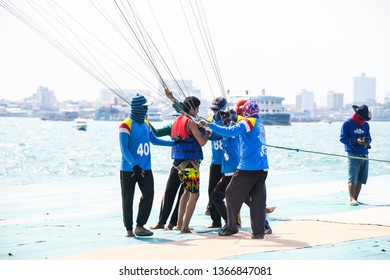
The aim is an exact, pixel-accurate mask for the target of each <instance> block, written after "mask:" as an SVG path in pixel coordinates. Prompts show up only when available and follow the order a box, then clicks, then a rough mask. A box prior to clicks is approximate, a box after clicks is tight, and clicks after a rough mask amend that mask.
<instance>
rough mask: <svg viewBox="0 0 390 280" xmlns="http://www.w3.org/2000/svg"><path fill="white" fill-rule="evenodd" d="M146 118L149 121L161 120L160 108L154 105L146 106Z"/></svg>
mask: <svg viewBox="0 0 390 280" xmlns="http://www.w3.org/2000/svg"><path fill="white" fill-rule="evenodd" d="M148 120H149V121H151V122H162V121H163V120H164V119H163V116H162V113H161V111H160V109H158V108H155V107H149V108H148Z"/></svg>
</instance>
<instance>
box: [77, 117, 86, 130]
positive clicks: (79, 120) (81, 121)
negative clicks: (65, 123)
mask: <svg viewBox="0 0 390 280" xmlns="http://www.w3.org/2000/svg"><path fill="white" fill-rule="evenodd" d="M87 126H88V124H87V120H86V119H83V118H76V119H74V123H73V127H74V128H75V129H77V130H82V131H86V130H87Z"/></svg>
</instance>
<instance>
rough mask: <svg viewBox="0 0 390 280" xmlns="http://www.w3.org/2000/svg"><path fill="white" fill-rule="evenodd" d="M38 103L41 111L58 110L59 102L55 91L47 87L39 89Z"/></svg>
mask: <svg viewBox="0 0 390 280" xmlns="http://www.w3.org/2000/svg"><path fill="white" fill-rule="evenodd" d="M35 96H36V98H37V103H38V104H39V109H41V110H47V111H51V110H57V109H58V102H57V98H56V96H55V95H54V91H53V90H51V89H49V88H47V87H42V86H40V87H38V88H37V93H36V95H35Z"/></svg>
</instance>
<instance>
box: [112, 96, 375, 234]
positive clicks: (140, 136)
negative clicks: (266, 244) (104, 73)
mask: <svg viewBox="0 0 390 280" xmlns="http://www.w3.org/2000/svg"><path fill="white" fill-rule="evenodd" d="M166 96H167V97H168V98H169V99H170V100H171V101H172V103H173V104H174V108H175V109H176V110H177V111H178V112H180V113H181V114H180V115H179V116H178V117H177V118H176V119H175V121H174V122H173V123H172V124H170V125H168V126H166V127H163V128H161V129H159V130H156V129H155V128H154V127H153V126H152V125H151V124H150V123H149V122H148V120H147V118H146V115H147V110H148V105H149V104H150V103H149V102H148V101H147V100H146V99H145V97H144V96H142V95H140V94H136V95H135V96H134V97H133V99H132V101H131V114H130V116H129V117H128V118H126V119H125V120H124V121H123V122H122V123H121V125H120V127H119V140H120V147H121V153H122V163H121V170H120V182H121V189H122V210H123V222H124V226H125V228H126V231H127V236H128V237H134V236H151V235H153V231H151V230H156V229H165V230H172V229H174V228H175V227H176V228H177V229H178V230H180V232H181V233H192V229H191V228H190V221H191V218H192V215H193V213H194V211H195V208H196V204H197V200H198V198H199V183H200V172H199V167H200V163H201V161H202V160H203V151H202V147H203V146H204V145H205V144H206V143H207V142H208V141H210V142H211V147H212V158H211V166H210V173H209V186H208V194H209V205H208V208H209V211H210V217H211V220H212V223H211V225H210V226H209V227H210V228H219V229H220V230H219V232H218V235H219V236H230V235H233V234H236V233H237V232H238V231H239V228H240V226H241V217H240V210H241V207H242V205H243V204H244V203H245V204H247V205H248V206H249V212H250V224H251V228H252V238H253V239H263V238H264V235H265V234H270V233H272V229H271V227H270V225H269V223H268V221H267V219H266V213H267V212H268V213H270V212H272V211H273V210H274V209H275V208H274V207H272V208H267V207H266V196H267V195H266V179H267V175H268V168H269V166H268V156H267V146H266V137H265V129H264V126H263V124H262V121H261V118H260V116H259V111H260V109H259V105H258V104H257V102H256V101H254V100H248V101H246V100H241V101H240V102H239V103H238V104H237V105H236V108H235V109H229V108H228V106H227V100H226V99H225V98H224V97H218V98H216V99H214V100H213V103H212V106H211V110H212V111H213V116H212V117H210V118H209V119H208V120H205V119H202V118H198V117H197V115H198V112H199V106H200V104H201V102H200V100H199V99H198V98H196V97H194V96H190V97H187V98H185V100H184V101H183V102H178V101H177V100H176V99H175V98H174V97H173V95H172V93H171V92H170V91H169V90H166ZM364 106H365V105H364ZM364 106H361V107H357V106H354V110H355V114H354V116H353V117H352V118H351V119H350V120H348V121H346V122H345V123H344V125H343V127H342V130H341V136H340V141H341V142H342V143H344V145H345V147H346V148H345V149H346V151H347V152H348V154H349V155H351V158H349V166H350V167H349V182H348V185H349V193H350V201H351V205H358V204H359V202H358V200H357V198H358V195H359V193H360V190H361V185H362V184H365V183H366V180H367V174H368V160H364V161H363V162H364V164H363V165H362V162H361V161H359V158H363V157H364V159H365V158H366V155H367V154H368V152H367V149H369V148H370V147H369V143H370V142H371V136H370V134H369V126H368V123H367V121H368V120H369V119H370V118H371V116H370V113H369V111H368V108H367V106H365V107H364ZM164 135H169V136H170V137H171V139H172V140H162V139H159V138H158V137H160V136H164ZM150 143H152V144H154V145H162V146H171V147H172V148H171V149H172V154H171V157H172V160H173V163H172V167H171V170H170V173H169V176H168V180H167V183H166V188H165V192H164V196H163V198H162V201H161V207H160V214H159V220H158V222H157V224H156V225H154V226H151V227H150V229H151V230H149V229H146V228H145V227H144V226H145V224H146V223H147V221H148V219H149V216H150V213H151V210H152V204H153V198H154V179H153V173H152V170H151V155H150ZM136 184H138V186H139V188H140V191H141V194H142V196H141V199H140V202H139V205H138V214H137V219H136V226H135V228H133V199H134V192H135V185H136ZM176 196H177V197H178V198H177V203H176V205H175V207H173V204H174V202H175V199H176ZM172 208H174V210H173V211H172ZM169 216H170V220H169V223H168V224H167V221H168V218H169ZM221 219H223V220H224V222H225V224H224V225H223V226H222V222H221Z"/></svg>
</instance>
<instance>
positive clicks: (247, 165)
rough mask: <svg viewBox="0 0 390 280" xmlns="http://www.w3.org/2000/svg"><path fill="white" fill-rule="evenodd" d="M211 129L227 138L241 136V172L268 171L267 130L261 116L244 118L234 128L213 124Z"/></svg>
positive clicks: (239, 165)
mask: <svg viewBox="0 0 390 280" xmlns="http://www.w3.org/2000/svg"><path fill="white" fill-rule="evenodd" d="M210 129H211V130H213V132H214V131H215V132H216V133H218V134H220V135H223V136H226V137H232V136H239V139H240V152H241V154H240V162H239V164H238V166H237V169H240V170H268V168H269V166H268V157H267V148H266V141H265V129H264V126H263V124H262V122H261V119H260V117H259V116H256V117H249V118H244V119H242V120H241V121H239V122H238V123H237V124H236V125H234V126H232V127H222V126H219V125H216V124H213V123H211V124H210Z"/></svg>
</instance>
